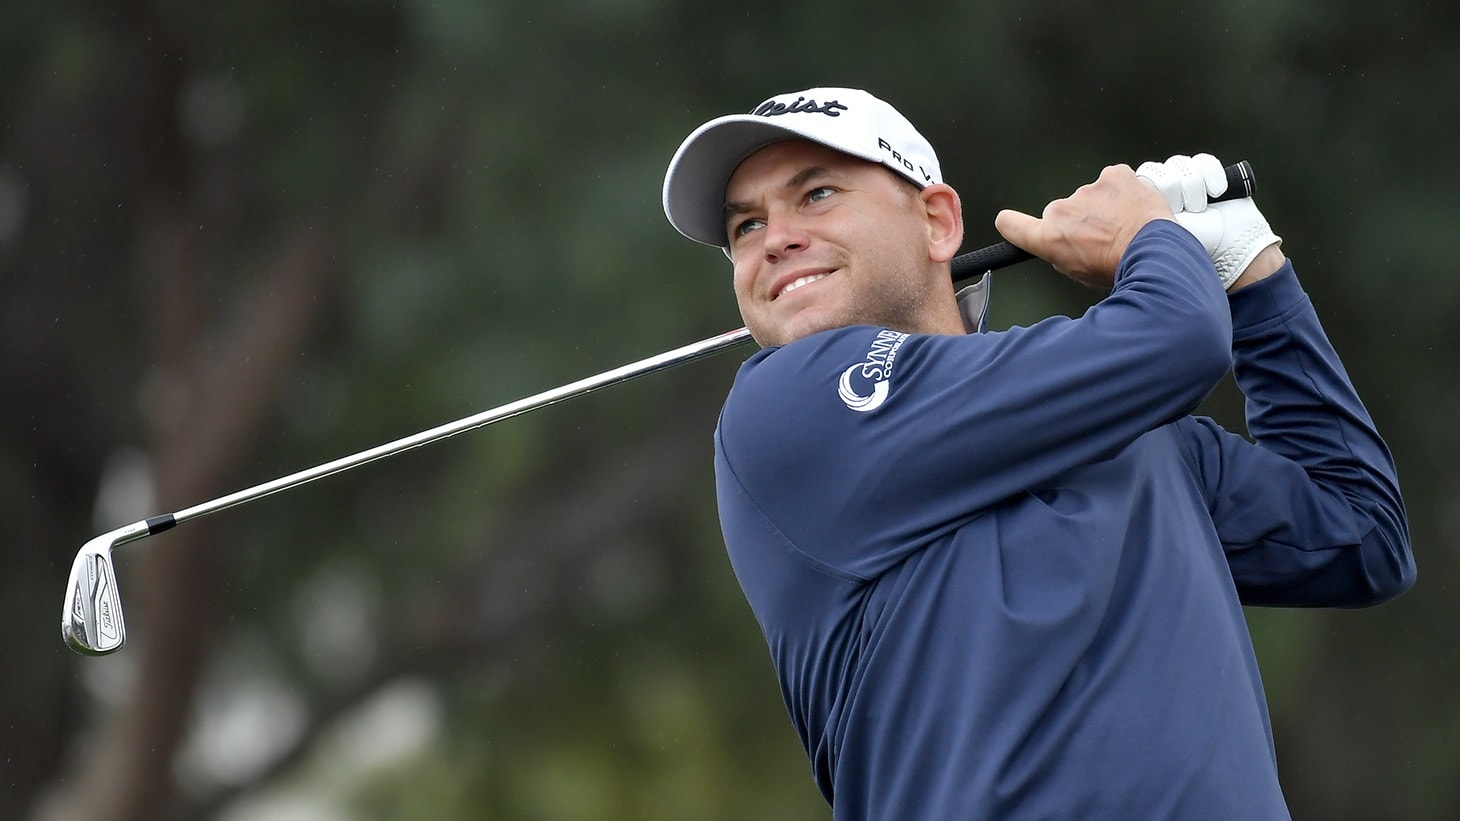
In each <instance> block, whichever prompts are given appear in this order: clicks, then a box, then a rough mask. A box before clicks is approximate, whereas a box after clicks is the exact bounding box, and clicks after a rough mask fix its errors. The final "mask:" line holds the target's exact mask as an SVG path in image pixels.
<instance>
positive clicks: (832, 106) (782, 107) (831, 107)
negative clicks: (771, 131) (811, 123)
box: [750, 97, 847, 117]
mask: <svg viewBox="0 0 1460 821" xmlns="http://www.w3.org/2000/svg"><path fill="white" fill-rule="evenodd" d="M846 110H847V107H846V106H844V105H842V104H841V103H839V102H837V101H836V100H831V101H830V102H827V103H825V104H824V105H818V104H817V102H816V101H815V100H808V99H806V98H805V97H797V98H796V102H794V103H791V104H790V105H787V104H786V103H778V102H776V101H775V100H766V101H765V102H763V103H761V104H760V106H759V107H758V108H756V109H755V110H754V111H752V112H750V113H751V114H754V115H756V116H759V117H774V116H776V115H778V114H825V115H826V116H828V117H840V116H841V113H842V112H843V111H846Z"/></svg>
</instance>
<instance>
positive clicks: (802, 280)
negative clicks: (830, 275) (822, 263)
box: [781, 274, 826, 296]
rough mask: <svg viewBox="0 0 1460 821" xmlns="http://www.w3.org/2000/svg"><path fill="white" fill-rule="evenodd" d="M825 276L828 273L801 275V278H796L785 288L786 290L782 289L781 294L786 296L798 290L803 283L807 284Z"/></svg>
mask: <svg viewBox="0 0 1460 821" xmlns="http://www.w3.org/2000/svg"><path fill="white" fill-rule="evenodd" d="M825 277H826V274H814V275H812V276H809V277H801V278H800V279H798V280H796V281H795V282H793V283H791V284H790V285H787V286H786V288H785V290H783V291H781V296H785V295H786V294H789V293H791V292H792V291H794V290H796V289H797V288H800V287H801V286H802V285H806V284H808V283H811V282H815V281H816V280H818V279H824V278H825Z"/></svg>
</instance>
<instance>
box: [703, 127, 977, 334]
mask: <svg viewBox="0 0 1460 821" xmlns="http://www.w3.org/2000/svg"><path fill="white" fill-rule="evenodd" d="M725 202H726V207H725V215H726V223H725V225H726V233H727V235H728V236H729V242H730V256H731V260H732V261H733V262H734V265H735V298H736V301H737V302H738V303H739V306H740V315H741V317H742V318H743V319H744V320H745V324H746V326H747V327H748V328H750V331H751V334H752V335H753V336H754V337H755V340H756V341H757V342H759V343H760V344H761V346H762V347H766V346H771V345H784V344H786V343H788V342H792V341H794V340H797V339H800V338H802V337H805V336H809V335H810V334H813V333H816V332H818V331H824V330H828V329H831V328H839V327H845V326H847V325H876V326H881V327H889V328H895V329H898V330H903V331H910V332H928V333H936V332H940V331H944V332H946V331H947V329H944V328H938V327H929V324H930V322H931V321H932V320H931V319H930V317H931V316H936V315H938V312H936V311H934V312H930V311H929V310H928V306H929V305H930V304H931V303H933V302H934V301H936V300H938V299H940V298H941V299H948V298H949V297H950V296H951V292H949V293H947V294H945V293H944V290H940V289H939V288H937V287H936V285H935V283H936V282H937V280H938V277H939V276H940V274H939V269H938V267H937V266H935V265H933V264H932V263H931V262H930V257H929V226H928V221H927V219H926V213H927V211H926V208H925V207H924V203H923V201H922V199H921V198H920V197H919V195H918V193H917V191H916V190H915V189H914V188H913V187H911V186H909V185H906V184H904V183H902V182H900V181H899V180H898V179H897V178H896V177H895V176H894V175H893V174H892V172H891V171H888V170H887V169H885V168H883V167H882V166H880V165H875V164H873V163H869V162H864V161H862V160H859V159H856V158H855V157H851V156H848V155H846V154H843V153H841V152H839V151H833V150H832V149H829V148H826V147H825V146H821V145H818V144H816V143H811V142H806V141H803V140H793V141H787V142H780V143H775V144H772V145H770V146H767V147H766V148H763V149H761V150H760V151H758V152H756V153H755V154H752V155H751V156H750V157H749V158H748V159H746V160H745V162H743V163H741V165H740V167H739V168H737V169H736V170H735V173H734V174H733V175H732V176H731V177H730V182H729V183H728V184H727V185H726V188H725ZM941 276H942V277H943V279H944V280H946V279H947V274H946V273H942V274H941ZM944 284H945V286H946V282H945V283H944ZM945 290H946V287H945ZM944 307H945V309H946V306H944ZM953 332H956V330H954V331H953Z"/></svg>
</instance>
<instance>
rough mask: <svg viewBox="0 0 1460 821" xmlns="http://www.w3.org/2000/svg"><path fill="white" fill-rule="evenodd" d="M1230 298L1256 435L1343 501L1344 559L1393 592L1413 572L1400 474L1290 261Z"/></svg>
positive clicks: (1238, 363)
mask: <svg viewBox="0 0 1460 821" xmlns="http://www.w3.org/2000/svg"><path fill="white" fill-rule="evenodd" d="M1268 250H1269V251H1273V252H1275V251H1276V248H1275V247H1273V248H1269V249H1268ZM1264 253H1267V252H1264ZM1279 256H1280V255H1279ZM1257 267H1258V264H1257V263H1254V265H1253V268H1254V269H1256V268H1257ZM1245 276H1246V274H1244V277H1245ZM1249 284H1250V285H1251V287H1248V285H1249ZM1230 299H1231V305H1232V314H1233V326H1234V327H1233V352H1234V370H1233V372H1234V375H1235V376H1236V379H1237V384H1238V386H1239V387H1240V388H1241V389H1242V391H1243V393H1244V394H1245V395H1246V397H1247V424H1248V431H1249V433H1250V435H1251V436H1252V439H1253V441H1254V442H1255V443H1256V444H1257V445H1258V446H1259V447H1261V448H1263V449H1265V450H1268V451H1271V452H1273V453H1275V454H1277V455H1279V456H1281V457H1283V458H1284V459H1286V460H1289V461H1291V462H1293V463H1295V464H1297V465H1299V466H1300V467H1301V468H1302V471H1303V473H1304V474H1306V475H1307V477H1308V478H1309V480H1310V481H1311V482H1312V483H1313V485H1314V488H1315V491H1314V492H1315V493H1318V494H1329V495H1333V496H1336V497H1339V498H1341V499H1342V501H1343V503H1345V504H1344V505H1343V506H1338V505H1333V506H1327V509H1328V510H1329V511H1330V512H1329V513H1327V514H1326V515H1327V516H1330V517H1331V516H1332V515H1334V514H1333V513H1332V512H1331V511H1332V510H1333V509H1339V510H1340V514H1339V515H1348V516H1350V517H1351V530H1352V532H1354V533H1355V534H1356V539H1357V542H1358V543H1357V544H1356V545H1355V546H1354V549H1352V550H1350V551H1348V552H1347V553H1345V554H1342V555H1343V557H1344V558H1343V559H1341V560H1342V561H1348V562H1352V563H1353V564H1354V567H1355V568H1356V572H1359V573H1360V574H1361V575H1363V576H1364V577H1365V578H1367V579H1369V582H1370V584H1371V586H1372V587H1374V588H1375V589H1374V590H1373V591H1372V595H1373V596H1374V598H1375V599H1376V600H1381V599H1383V598H1388V597H1389V596H1392V595H1394V594H1397V593H1398V592H1400V591H1401V590H1402V589H1404V588H1406V587H1408V585H1409V584H1410V583H1411V582H1412V579H1413V573H1414V567H1413V557H1412V555H1411V554H1410V549H1409V539H1408V531H1407V523H1406V519H1405V511H1404V504H1403V501H1402V499H1401V497H1400V492H1399V482H1398V476H1397V471H1396V469H1395V465H1394V462H1393V459H1392V457H1391V456H1390V453H1389V450H1388V448H1387V446H1386V445H1385V444H1384V441H1383V439H1382V437H1381V436H1380V435H1379V432H1378V430H1377V428H1376V426H1375V425H1374V422H1373V419H1372V418H1371V417H1370V416H1369V413H1368V411H1367V410H1366V409H1365V408H1364V406H1363V403H1362V402H1361V401H1360V399H1359V397H1358V394H1357V392H1356V391H1355V390H1354V387H1353V384H1352V382H1351V381H1350V379H1349V377H1348V374H1347V373H1346V372H1345V370H1344V368H1343V365H1342V363H1341V362H1340V360H1339V358H1338V354H1337V352H1336V351H1335V350H1334V349H1333V346H1332V345H1331V344H1330V343H1329V341H1328V338H1327V336H1326V335H1325V334H1324V333H1323V330H1322V327H1321V326H1320V324H1319V322H1318V318H1317V315H1316V314H1315V313H1314V311H1313V307H1312V305H1311V303H1310V302H1309V300H1308V298H1307V295H1306V294H1304V292H1303V290H1302V288H1301V286H1300V285H1299V283H1298V281H1297V277H1296V275H1295V274H1294V273H1293V271H1292V268H1291V266H1290V265H1287V264H1281V265H1280V266H1279V268H1278V269H1276V270H1275V271H1271V272H1268V274H1267V275H1264V276H1262V277H1260V278H1254V280H1253V281H1252V282H1251V283H1244V284H1242V287H1241V290H1240V291H1238V290H1236V289H1234V292H1233V293H1231V295H1230ZM1343 507H1346V509H1347V513H1346V514H1344V513H1343V512H1342V509H1343ZM1296 524H1297V525H1299V526H1301V524H1302V523H1301V522H1298V523H1296ZM1324 524H1325V525H1331V524H1333V523H1332V522H1327V523H1324ZM1325 532H1328V531H1327V529H1325ZM1295 546H1296V547H1297V548H1299V549H1307V548H1311V547H1319V546H1313V545H1304V544H1298V545H1295ZM1321 547H1325V548H1326V547H1328V546H1327V545H1322V546H1321ZM1354 603H1365V602H1354Z"/></svg>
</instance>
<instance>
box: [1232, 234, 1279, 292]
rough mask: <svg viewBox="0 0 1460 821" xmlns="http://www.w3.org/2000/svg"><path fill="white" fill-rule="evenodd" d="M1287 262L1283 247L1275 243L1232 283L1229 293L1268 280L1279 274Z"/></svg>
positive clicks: (1263, 251)
mask: <svg viewBox="0 0 1460 821" xmlns="http://www.w3.org/2000/svg"><path fill="white" fill-rule="evenodd" d="M1286 262H1287V257H1285V256H1283V252H1282V248H1281V246H1280V245H1279V243H1276V242H1274V243H1273V244H1271V245H1269V246H1267V247H1266V248H1264V249H1262V250H1261V251H1260V252H1258V254H1257V256H1255V257H1253V258H1252V262H1251V263H1249V264H1248V266H1247V268H1246V269H1244V270H1243V271H1242V274H1241V275H1240V276H1238V277H1237V279H1235V280H1233V281H1232V285H1231V287H1229V288H1227V291H1228V293H1230V292H1232V291H1236V290H1239V289H1242V288H1246V287H1247V286H1248V285H1251V284H1253V283H1254V282H1261V281H1262V280H1264V279H1267V278H1268V277H1270V276H1272V275H1273V274H1275V273H1277V272H1278V269H1280V268H1282V267H1283V264H1284V263H1286Z"/></svg>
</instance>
